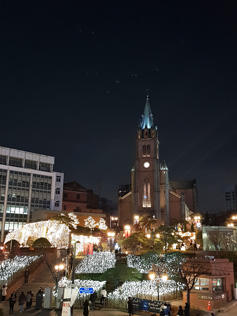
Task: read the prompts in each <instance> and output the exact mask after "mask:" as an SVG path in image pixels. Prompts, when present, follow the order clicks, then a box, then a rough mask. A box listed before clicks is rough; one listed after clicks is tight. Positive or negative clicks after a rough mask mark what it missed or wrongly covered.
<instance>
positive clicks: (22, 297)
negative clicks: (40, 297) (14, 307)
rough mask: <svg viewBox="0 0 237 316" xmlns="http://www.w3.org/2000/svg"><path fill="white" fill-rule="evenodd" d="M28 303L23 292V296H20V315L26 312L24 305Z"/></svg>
mask: <svg viewBox="0 0 237 316" xmlns="http://www.w3.org/2000/svg"><path fill="white" fill-rule="evenodd" d="M25 302H26V297H25V294H24V292H21V295H20V296H19V307H20V313H22V312H23V311H24V304H25Z"/></svg>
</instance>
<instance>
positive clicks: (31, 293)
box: [30, 291, 34, 308]
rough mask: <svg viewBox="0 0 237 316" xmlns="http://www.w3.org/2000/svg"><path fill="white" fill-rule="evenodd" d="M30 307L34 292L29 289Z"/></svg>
mask: <svg viewBox="0 0 237 316" xmlns="http://www.w3.org/2000/svg"><path fill="white" fill-rule="evenodd" d="M30 296H31V297H30V308H31V306H32V300H33V296H34V293H33V292H32V291H30Z"/></svg>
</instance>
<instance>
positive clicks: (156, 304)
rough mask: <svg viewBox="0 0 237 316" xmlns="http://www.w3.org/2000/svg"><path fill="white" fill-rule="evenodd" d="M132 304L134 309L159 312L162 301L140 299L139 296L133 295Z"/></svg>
mask: <svg viewBox="0 0 237 316" xmlns="http://www.w3.org/2000/svg"><path fill="white" fill-rule="evenodd" d="M132 304H133V308H134V310H140V311H147V312H153V313H159V312H160V308H161V305H162V304H163V302H161V301H151V300H142V299H140V298H134V297H133V299H132Z"/></svg>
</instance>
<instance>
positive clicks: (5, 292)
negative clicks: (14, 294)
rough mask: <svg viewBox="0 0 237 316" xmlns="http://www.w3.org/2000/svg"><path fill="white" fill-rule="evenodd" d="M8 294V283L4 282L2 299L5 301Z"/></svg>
mask: <svg viewBox="0 0 237 316" xmlns="http://www.w3.org/2000/svg"><path fill="white" fill-rule="evenodd" d="M6 296H7V285H5V284H3V286H2V300H3V301H5V300H6Z"/></svg>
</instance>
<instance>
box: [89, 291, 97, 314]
mask: <svg viewBox="0 0 237 316" xmlns="http://www.w3.org/2000/svg"><path fill="white" fill-rule="evenodd" d="M96 299H97V293H96V291H95V292H94V293H92V294H91V295H90V301H91V304H92V306H91V309H92V310H94V309H95V301H96Z"/></svg>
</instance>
